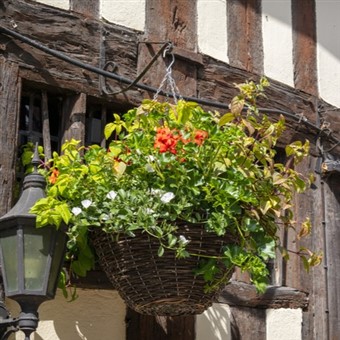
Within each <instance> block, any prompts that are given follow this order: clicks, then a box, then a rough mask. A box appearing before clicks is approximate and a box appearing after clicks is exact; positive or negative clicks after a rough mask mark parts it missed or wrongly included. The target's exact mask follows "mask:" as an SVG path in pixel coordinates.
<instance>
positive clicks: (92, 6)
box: [70, 0, 100, 18]
mask: <svg viewBox="0 0 340 340" xmlns="http://www.w3.org/2000/svg"><path fill="white" fill-rule="evenodd" d="M99 3H100V2H99V1H98V0H71V6H70V8H71V10H72V11H74V12H78V13H81V14H83V15H85V16H86V17H88V18H99Z"/></svg>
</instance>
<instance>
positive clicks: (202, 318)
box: [196, 303, 231, 340]
mask: <svg viewBox="0 0 340 340" xmlns="http://www.w3.org/2000/svg"><path fill="white" fill-rule="evenodd" d="M230 315H231V312H230V308H229V306H228V305H224V304H218V303H215V304H213V305H212V306H211V307H210V308H208V309H207V310H206V311H205V312H204V313H203V314H200V315H197V317H196V340H207V339H209V340H231V330H230Z"/></svg>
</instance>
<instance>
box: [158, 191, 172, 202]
mask: <svg viewBox="0 0 340 340" xmlns="http://www.w3.org/2000/svg"><path fill="white" fill-rule="evenodd" d="M174 197H175V194H174V193H173V192H171V191H169V192H166V193H165V194H164V195H162V197H161V201H162V202H163V203H169V202H170V201H171V200H172V199H173V198H174Z"/></svg>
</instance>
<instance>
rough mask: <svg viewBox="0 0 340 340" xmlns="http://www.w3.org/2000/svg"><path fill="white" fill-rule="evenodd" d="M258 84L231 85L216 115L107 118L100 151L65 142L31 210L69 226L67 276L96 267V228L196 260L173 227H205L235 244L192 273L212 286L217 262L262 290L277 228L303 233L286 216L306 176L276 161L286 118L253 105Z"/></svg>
mask: <svg viewBox="0 0 340 340" xmlns="http://www.w3.org/2000/svg"><path fill="white" fill-rule="evenodd" d="M266 86H268V82H267V81H266V79H262V80H261V82H260V83H259V84H255V83H253V82H247V83H244V84H241V85H237V87H238V88H239V90H240V92H239V95H238V96H236V97H235V98H234V99H233V101H232V103H231V107H230V112H228V113H226V114H224V115H220V114H219V113H218V112H206V111H205V110H203V109H202V108H201V107H200V106H199V105H198V104H196V103H194V102H186V101H183V100H179V101H178V103H177V104H176V105H173V104H170V103H168V102H164V103H160V102H156V101H152V100H145V101H144V102H143V103H142V105H141V106H140V107H138V108H134V109H132V110H130V111H128V112H127V113H126V114H125V115H124V116H123V118H122V117H121V116H119V115H117V114H114V121H113V122H112V123H109V124H108V125H107V126H106V127H105V131H104V132H105V136H106V138H107V139H109V138H110V137H113V140H112V142H110V145H109V148H108V149H107V148H103V147H100V146H98V145H91V146H87V147H84V146H79V142H78V141H75V140H71V141H68V142H66V143H65V144H64V145H63V147H62V153H61V154H57V153H54V154H53V159H52V160H51V166H50V168H49V169H48V171H47V174H46V176H47V178H48V182H49V184H48V188H47V197H46V198H44V199H41V200H40V201H38V202H37V203H36V205H35V206H34V207H33V209H32V212H33V213H36V214H37V223H38V226H39V227H41V226H45V225H50V224H52V225H55V226H56V227H57V228H58V227H59V226H60V225H61V224H62V223H64V224H66V225H68V232H67V233H68V237H69V241H68V248H69V250H70V253H69V254H71V255H69V256H70V258H71V260H72V262H71V267H72V270H73V271H74V272H75V273H76V274H78V275H86V272H87V271H88V270H90V269H91V268H92V267H93V264H94V255H93V252H92V249H91V246H90V242H89V239H90V232H91V230H93V229H94V228H102V229H103V230H104V231H105V232H107V233H111V234H112V235H113V240H115V239H117V238H119V236H120V235H122V234H125V235H128V236H131V237H133V236H134V234H135V232H136V230H142V231H143V233H145V234H147V235H151V236H152V237H155V238H157V239H158V240H159V251H158V255H159V256H162V254H163V253H164V251H175V252H176V255H177V256H178V257H187V256H195V254H190V253H189V252H188V251H187V250H186V245H187V244H188V243H189V242H190V240H189V239H186V238H185V237H184V236H183V235H182V234H181V230H180V228H178V226H177V224H176V222H177V221H184V222H190V223H200V224H204V226H205V230H206V231H207V232H208V233H214V234H215V235H216V237H220V238H223V237H224V235H225V234H231V235H233V237H234V238H235V239H236V240H237V242H235V244H231V245H227V246H225V248H224V249H223V251H222V252H221V254H220V256H218V257H212V258H210V259H209V260H206V261H204V260H203V261H202V266H201V267H200V268H196V271H197V274H202V275H204V277H205V278H206V279H207V281H208V283H210V284H213V283H214V270H216V266H215V262H216V261H222V262H223V263H224V264H225V265H226V266H227V267H234V266H237V267H239V268H241V270H245V271H248V272H249V273H250V275H251V278H252V281H253V282H254V284H255V285H256V287H257V288H258V290H259V291H263V290H264V289H265V286H266V282H267V276H268V270H267V262H268V260H269V259H271V258H274V257H275V252H276V249H278V248H279V249H281V250H283V248H282V247H281V245H280V240H279V238H278V237H277V235H278V229H279V228H281V227H282V228H290V227H292V228H294V229H295V230H296V232H297V236H298V237H300V236H304V235H305V234H308V233H309V231H310V223H309V221H308V220H307V221H306V222H305V223H304V224H303V225H302V226H296V224H295V222H294V217H293V210H292V199H293V197H294V195H295V193H296V192H297V193H299V192H303V191H304V190H305V189H306V188H307V187H308V185H309V179H308V178H306V177H305V176H303V175H302V174H300V173H298V172H297V171H296V170H294V167H292V166H286V165H285V164H282V163H279V162H276V161H275V156H276V145H277V141H278V139H279V138H280V136H281V134H282V132H283V131H284V128H285V121H284V118H283V117H280V118H279V119H278V120H277V121H276V122H272V121H271V120H270V119H269V118H268V117H267V116H266V115H262V114H259V112H258V110H257V107H256V99H257V98H258V97H259V96H263V95H264V88H265V87H266ZM308 147H309V145H308V141H307V142H305V143H302V142H300V141H296V142H293V143H291V144H290V145H287V146H286V148H285V150H286V155H287V157H288V159H289V164H294V166H295V165H296V164H297V163H298V162H300V161H301V160H302V159H303V158H304V157H305V156H306V155H307V154H308ZM284 254H287V253H286V252H285V251H284ZM300 255H301V256H302V257H303V259H304V263H305V265H306V267H307V268H308V267H309V266H310V265H314V264H316V263H317V262H318V261H319V260H320V258H319V257H318V256H317V255H316V254H314V253H311V252H309V251H308V250H307V252H306V250H305V249H304V250H303V251H302V252H301V253H300ZM193 270H194V269H193Z"/></svg>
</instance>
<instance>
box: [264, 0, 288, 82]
mask: <svg viewBox="0 0 340 340" xmlns="http://www.w3.org/2000/svg"><path fill="white" fill-rule="evenodd" d="M262 31H263V50H264V73H265V75H266V76H267V77H270V78H273V79H275V80H278V81H280V82H282V83H285V84H287V85H290V86H294V73H293V72H294V71H293V52H292V51H293V38H292V36H293V35H292V15H291V0H263V1H262Z"/></svg>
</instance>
